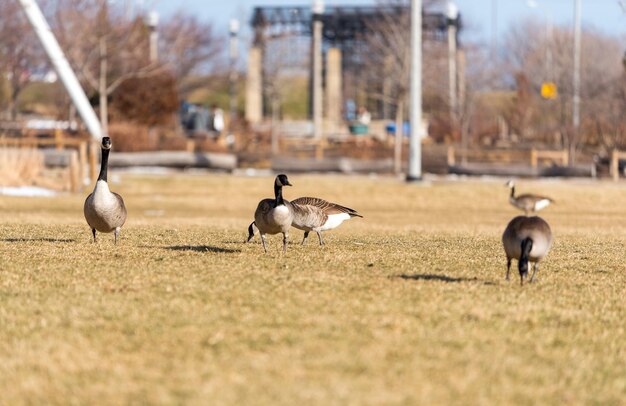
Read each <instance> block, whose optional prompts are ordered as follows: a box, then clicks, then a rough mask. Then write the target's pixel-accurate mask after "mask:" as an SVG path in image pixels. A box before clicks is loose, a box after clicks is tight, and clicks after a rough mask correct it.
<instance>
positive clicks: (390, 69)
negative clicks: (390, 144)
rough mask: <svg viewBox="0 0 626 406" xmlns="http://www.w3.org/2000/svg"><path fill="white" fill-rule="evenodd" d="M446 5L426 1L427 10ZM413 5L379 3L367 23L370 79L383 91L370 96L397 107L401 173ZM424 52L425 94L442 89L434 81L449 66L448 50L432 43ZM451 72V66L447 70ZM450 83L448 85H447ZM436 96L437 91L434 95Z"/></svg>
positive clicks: (405, 0)
mask: <svg viewBox="0 0 626 406" xmlns="http://www.w3.org/2000/svg"><path fill="white" fill-rule="evenodd" d="M440 3H443V2H442V1H439V0H425V1H423V7H424V8H429V7H431V6H434V5H437V4H440ZM410 6H411V2H410V1H409V0H379V1H378V2H377V8H378V13H377V14H376V15H375V16H374V18H371V19H370V20H369V21H368V22H367V31H368V34H367V37H366V44H367V45H366V46H367V53H366V55H367V56H366V61H365V63H366V66H367V72H368V80H369V81H370V82H371V83H378V86H377V87H378V89H379V92H377V93H375V94H370V97H373V98H376V99H378V100H381V101H382V102H383V103H386V104H389V105H392V106H393V107H395V123H396V124H395V128H396V131H395V141H394V170H395V172H396V173H399V172H400V171H401V169H402V168H401V165H402V159H401V157H402V140H403V138H404V134H403V121H404V117H405V113H406V110H407V107H408V95H409V85H410V82H411V80H410V75H411V36H410V33H411V13H409V12H408V10H409V9H410ZM422 46H423V50H424V53H425V54H427V55H428V60H429V62H430V63H429V66H425V67H424V71H423V82H424V83H425V85H426V88H425V93H428V92H429V90H432V88H433V87H436V86H438V85H439V84H440V83H441V81H439V80H436V79H435V80H433V79H434V77H436V76H439V75H440V74H441V69H440V68H441V64H442V63H445V61H446V60H447V59H446V54H445V51H444V49H445V47H440V46H437V44H433V43H431V42H429V41H425V42H424V43H423V45H422ZM444 72H447V66H446V67H445V71H444ZM446 83H447V82H446ZM433 93H436V92H433ZM419 126H420V124H413V127H414V128H413V131H418V128H419Z"/></svg>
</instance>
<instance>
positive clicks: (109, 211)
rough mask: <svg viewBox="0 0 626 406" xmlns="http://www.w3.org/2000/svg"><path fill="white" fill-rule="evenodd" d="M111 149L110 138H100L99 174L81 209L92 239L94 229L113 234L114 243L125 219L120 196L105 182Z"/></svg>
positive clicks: (94, 237)
mask: <svg viewBox="0 0 626 406" xmlns="http://www.w3.org/2000/svg"><path fill="white" fill-rule="evenodd" d="M110 151H111V139H110V138H109V137H103V138H102V162H101V163H100V175H98V181H97V182H96V187H95V188H94V190H93V192H92V193H91V194H90V195H89V196H87V199H86V200H85V206H84V207H83V211H84V213H85V219H86V220H87V224H89V227H91V232H92V233H93V241H94V242H95V241H96V231H99V232H101V233H110V232H111V231H113V233H114V235H115V244H117V236H118V235H119V233H120V228H122V226H123V225H124V222H125V221H126V206H124V200H123V199H122V196H120V195H118V194H117V193H113V192H111V191H110V190H109V184H108V183H107V167H108V163H109V152H110Z"/></svg>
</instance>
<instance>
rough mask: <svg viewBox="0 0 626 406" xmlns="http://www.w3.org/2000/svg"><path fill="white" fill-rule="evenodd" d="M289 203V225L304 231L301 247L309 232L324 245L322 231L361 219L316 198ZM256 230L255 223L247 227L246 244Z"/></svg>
mask: <svg viewBox="0 0 626 406" xmlns="http://www.w3.org/2000/svg"><path fill="white" fill-rule="evenodd" d="M290 203H291V206H292V208H293V213H294V217H293V222H292V223H291V225H292V226H293V227H295V228H297V229H300V230H303V231H304V239H303V240H302V245H304V244H305V243H306V239H307V238H308V236H309V232H310V231H315V232H316V233H317V237H318V238H319V240H320V245H324V240H323V239H322V233H321V232H322V231H326V230H332V229H334V228H337V227H339V226H340V225H341V223H343V221H344V220H348V219H351V218H352V217H363V216H361V215H360V214H359V213H357V211H356V210H354V209H351V208H349V207H344V206H341V205H339V204H336V203H331V202H327V201H326V200H323V199H319V198H317V197H299V198H297V199H296V200H292V201H291V202H290ZM257 230H258V227H257V226H256V223H255V222H254V221H253V222H252V223H250V225H249V226H248V240H247V241H246V242H249V241H250V240H251V239H252V238H253V237H254V235H255V234H256V231H257Z"/></svg>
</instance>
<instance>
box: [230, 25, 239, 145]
mask: <svg viewBox="0 0 626 406" xmlns="http://www.w3.org/2000/svg"><path fill="white" fill-rule="evenodd" d="M238 33H239V20H236V19H232V20H230V36H229V38H230V39H229V45H230V72H229V73H230V74H229V87H230V89H229V90H230V92H229V93H230V120H229V126H228V127H229V132H230V133H231V134H232V132H233V123H234V122H235V119H236V117H237V79H238V73H237V59H238V58H239V41H238V37H237V35H238Z"/></svg>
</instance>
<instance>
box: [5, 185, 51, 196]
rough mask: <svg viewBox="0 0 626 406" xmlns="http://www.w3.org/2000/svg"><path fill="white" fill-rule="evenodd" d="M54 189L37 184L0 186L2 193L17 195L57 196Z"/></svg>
mask: <svg viewBox="0 0 626 406" xmlns="http://www.w3.org/2000/svg"><path fill="white" fill-rule="evenodd" d="M56 194H57V193H56V192H55V191H54V190H50V189H46V188H42V187H37V186H18V187H10V186H6V187H0V195H5V196H17V197H52V196H56Z"/></svg>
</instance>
